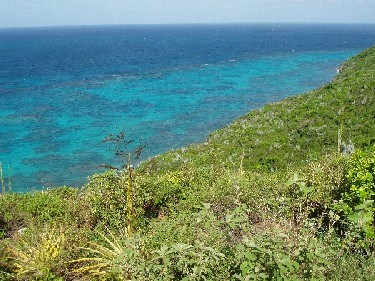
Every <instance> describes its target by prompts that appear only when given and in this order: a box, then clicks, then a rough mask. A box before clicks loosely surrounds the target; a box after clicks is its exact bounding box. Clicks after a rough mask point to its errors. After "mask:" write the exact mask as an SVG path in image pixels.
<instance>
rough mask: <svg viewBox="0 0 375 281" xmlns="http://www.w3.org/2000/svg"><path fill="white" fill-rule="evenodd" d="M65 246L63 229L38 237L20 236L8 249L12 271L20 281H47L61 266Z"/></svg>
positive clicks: (49, 230)
mask: <svg viewBox="0 0 375 281" xmlns="http://www.w3.org/2000/svg"><path fill="white" fill-rule="evenodd" d="M64 244H65V235H64V232H63V230H62V229H56V228H55V229H47V230H44V231H42V232H40V233H39V235H38V236H36V237H34V236H28V233H24V234H20V236H19V237H18V238H17V239H16V240H15V241H14V242H13V243H11V244H9V245H8V247H7V250H6V251H7V252H8V255H9V260H10V266H11V268H12V271H14V272H15V273H16V276H17V277H19V278H20V279H31V280H33V279H34V280H37V279H38V280H39V279H40V280H45V279H47V278H48V277H51V276H52V275H53V273H56V272H57V271H58V270H59V267H60V266H61V255H62V252H63V248H64Z"/></svg>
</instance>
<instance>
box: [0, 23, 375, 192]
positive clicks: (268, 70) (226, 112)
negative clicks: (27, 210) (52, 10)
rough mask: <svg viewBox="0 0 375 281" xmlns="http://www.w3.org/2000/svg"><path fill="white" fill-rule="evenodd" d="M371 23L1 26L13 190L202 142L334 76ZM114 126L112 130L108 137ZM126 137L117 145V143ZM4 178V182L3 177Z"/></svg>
mask: <svg viewBox="0 0 375 281" xmlns="http://www.w3.org/2000/svg"><path fill="white" fill-rule="evenodd" d="M374 44H375V25H360V24H357V25H347V24H346V25H333V24H331V25H322V24H226V25H219V24H210V25H132V26H68V27H39V28H7V29H0V162H1V170H2V179H3V184H2V186H5V188H7V189H9V187H10V189H11V190H12V191H13V192H27V191H31V190H42V189H45V188H50V187H55V186H73V187H80V186H82V185H84V184H85V183H87V181H88V177H90V176H91V175H93V174H94V173H98V172H102V171H104V170H105V169H106V168H103V164H104V165H108V166H114V167H121V161H122V159H121V158H122V157H121V155H118V154H119V153H116V142H115V141H112V142H111V141H104V140H109V139H111V138H112V140H113V139H114V138H116V137H118V136H120V137H124V138H123V139H122V138H120V142H121V143H122V144H128V145H127V147H126V149H127V150H125V149H123V151H126V153H127V152H128V151H129V152H130V151H133V150H134V149H136V148H137V147H138V145H139V144H140V143H141V145H142V146H144V149H143V150H142V153H141V155H140V157H139V158H137V159H135V158H134V159H132V160H131V161H132V164H133V165H137V164H138V163H139V162H140V161H144V160H145V159H147V158H149V157H153V156H155V155H158V154H160V153H163V152H165V151H168V150H170V149H176V148H179V147H183V146H187V145H189V144H192V143H197V142H202V141H204V140H205V139H207V138H208V136H209V134H210V132H212V131H214V130H216V129H218V128H221V127H224V126H226V125H227V124H229V123H230V122H232V121H233V120H234V119H236V118H238V117H240V116H241V115H243V114H245V113H247V112H248V111H250V110H252V109H256V108H260V107H262V106H263V105H265V104H267V103H272V102H276V101H279V100H281V99H283V98H286V97H289V96H292V95H297V94H300V93H302V92H306V91H309V90H312V89H314V88H317V87H320V86H322V85H324V84H326V83H328V82H329V81H330V80H331V79H332V78H333V77H334V76H335V75H336V74H337V72H338V68H339V67H340V65H341V64H342V63H343V62H344V61H345V60H347V59H348V58H350V57H352V56H354V55H356V54H357V53H359V52H360V51H362V50H363V49H365V48H367V47H370V46H372V45H374ZM108 136H112V137H109V138H108ZM117 144H119V143H117ZM0 183H1V181H0Z"/></svg>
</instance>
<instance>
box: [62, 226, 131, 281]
mask: <svg viewBox="0 0 375 281" xmlns="http://www.w3.org/2000/svg"><path fill="white" fill-rule="evenodd" d="M107 232H108V233H109V237H107V236H106V235H105V234H103V233H101V232H99V231H97V233H98V235H99V236H100V237H101V238H102V239H103V240H104V241H103V242H104V243H103V244H104V245H102V244H100V243H95V242H89V245H90V246H89V247H80V249H81V250H83V251H85V252H86V253H87V254H88V256H87V257H83V258H80V259H76V260H72V261H70V262H69V263H71V264H78V266H79V267H77V268H76V269H74V270H73V271H72V273H73V274H75V275H78V276H83V277H86V278H88V279H89V280H91V279H92V278H95V277H99V278H102V279H109V278H111V279H120V280H128V278H127V277H126V276H120V275H121V274H116V273H115V272H114V271H115V269H114V268H115V265H116V263H117V261H118V260H119V259H120V258H121V257H123V256H124V255H125V251H126V250H127V249H126V248H125V247H123V246H122V245H121V243H120V241H119V240H118V239H117V238H116V237H115V236H114V235H113V233H112V232H111V231H110V230H108V229H107ZM125 236H126V237H128V234H127V232H126V233H125Z"/></svg>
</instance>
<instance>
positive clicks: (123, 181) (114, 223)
mask: <svg viewBox="0 0 375 281" xmlns="http://www.w3.org/2000/svg"><path fill="white" fill-rule="evenodd" d="M374 76H375V47H373V48H370V49H368V50H365V51H364V52H362V53H361V54H359V55H357V56H356V57H354V58H352V59H350V60H348V61H347V62H346V63H345V64H344V65H343V66H342V67H341V69H340V73H339V74H338V75H337V77H336V78H335V79H334V80H333V81H332V82H331V83H329V84H327V85H325V86H323V87H322V88H320V89H317V90H315V91H312V92H309V93H305V94H301V95H298V96H295V97H290V98H287V99H285V100H283V101H280V102H277V103H274V104H269V105H267V106H265V107H264V108H262V109H259V110H254V111H251V112H249V113H248V114H247V115H245V116H243V117H241V118H239V119H237V120H235V121H234V122H233V123H232V124H230V125H229V126H227V127H226V128H223V129H221V130H218V131H216V132H213V133H212V134H211V135H210V137H209V139H208V140H207V141H206V142H204V143H201V144H194V145H191V146H188V147H185V148H181V149H177V150H173V151H170V152H167V153H165V154H162V155H158V156H156V157H154V158H152V159H149V160H147V161H145V162H144V163H142V164H141V165H140V166H139V167H137V168H136V169H133V168H132V166H131V165H129V164H131V161H132V158H130V160H131V161H130V162H128V158H127V155H128V154H127V151H126V150H121V151H120V152H121V153H118V154H120V156H121V155H122V156H124V157H123V158H124V159H123V160H124V163H125V166H124V167H125V168H124V170H123V171H108V172H106V173H103V174H97V175H93V176H92V177H91V178H90V179H89V181H88V183H87V184H86V185H85V186H84V187H82V188H70V187H59V188H55V189H49V190H44V191H38V192H37V191H35V192H31V193H27V194H17V193H11V192H8V190H7V183H6V180H3V181H0V184H1V185H2V188H3V193H2V194H1V195H0V280H375V269H374V268H375V267H374V264H375V254H374V245H375V244H374V238H375V221H374V217H375V216H374V212H375V203H374V202H375V201H374V200H375V146H374V143H375V119H374V117H375V79H374ZM118 140H119V143H118V144H119V145H121V144H124V143H126V141H125V140H123V139H122V138H121V137H120V138H119V139H118ZM118 147H121V146H118ZM353 148H354V153H353Z"/></svg>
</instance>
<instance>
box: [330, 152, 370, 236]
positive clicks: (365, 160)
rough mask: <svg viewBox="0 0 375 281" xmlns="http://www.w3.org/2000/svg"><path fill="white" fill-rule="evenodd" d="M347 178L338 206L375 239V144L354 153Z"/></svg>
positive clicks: (356, 227) (350, 220)
mask: <svg viewBox="0 0 375 281" xmlns="http://www.w3.org/2000/svg"><path fill="white" fill-rule="evenodd" d="M346 179H347V184H346V186H345V189H344V190H343V192H342V195H341V200H340V202H339V203H338V204H337V208H338V209H339V210H341V211H342V212H343V213H344V214H345V216H346V217H347V219H348V220H349V222H351V223H352V225H353V226H354V228H355V229H356V230H357V231H359V232H360V234H361V235H363V237H364V238H365V239H367V240H368V239H370V240H372V239H375V226H374V212H375V146H373V147H372V148H371V149H370V150H369V151H366V152H363V151H356V152H355V153H354V154H353V156H352V157H351V158H350V160H349V168H348V173H347V176H346Z"/></svg>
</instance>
